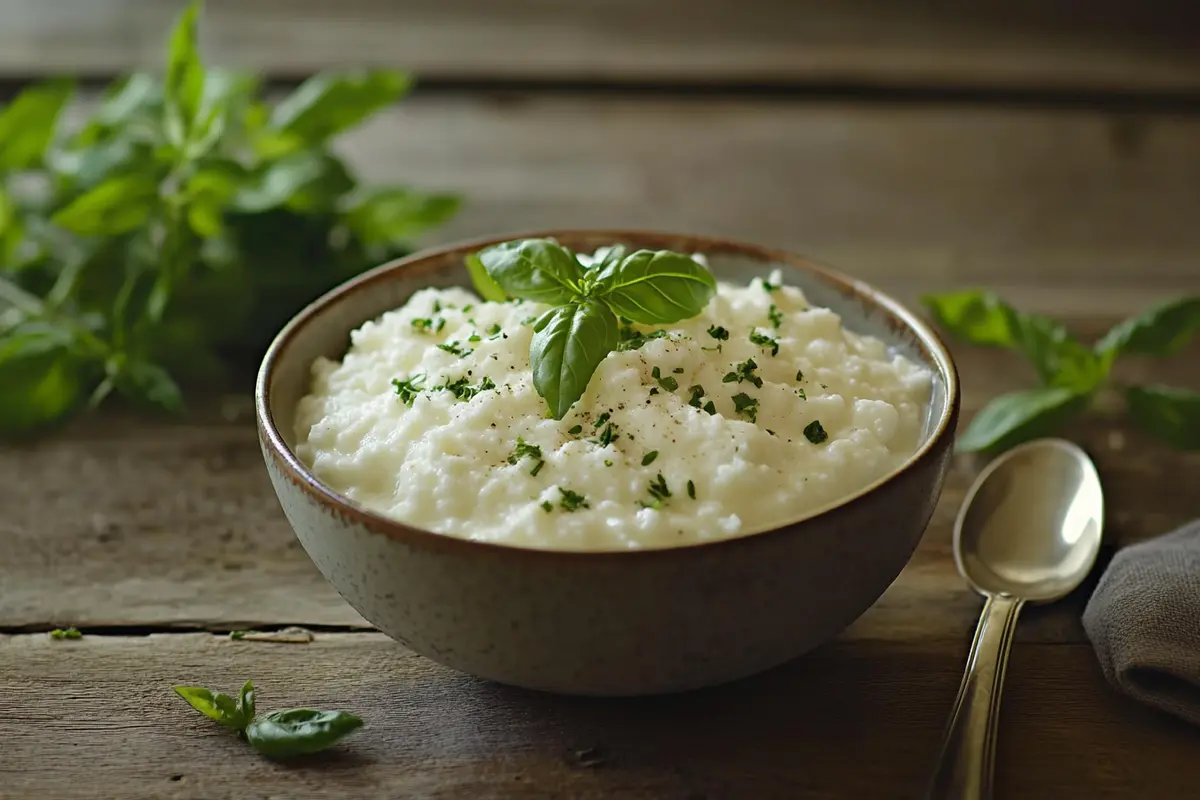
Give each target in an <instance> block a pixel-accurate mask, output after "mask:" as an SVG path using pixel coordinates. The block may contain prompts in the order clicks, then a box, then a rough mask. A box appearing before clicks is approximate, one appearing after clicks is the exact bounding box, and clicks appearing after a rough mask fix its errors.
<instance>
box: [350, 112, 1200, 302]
mask: <svg viewBox="0 0 1200 800" xmlns="http://www.w3.org/2000/svg"><path fill="white" fill-rule="evenodd" d="M344 145H345V152H346V153H347V154H348V156H349V157H350V158H351V160H352V162H353V163H354V164H357V165H366V164H370V165H371V167H370V173H371V176H372V178H373V179H374V180H380V181H383V180H399V181H409V182H412V183H414V184H416V185H418V186H425V187H450V188H455V189H460V190H462V192H463V193H464V196H465V197H466V198H467V204H466V207H465V208H464V210H463V212H462V213H461V215H460V216H459V217H458V218H457V219H456V220H455V221H454V222H453V223H452V224H451V225H449V226H448V227H446V228H445V229H443V230H440V231H439V232H438V233H437V235H436V236H435V237H432V238H431V239H430V241H446V240H450V239H456V238H461V237H463V236H474V235H481V234H490V233H504V232H512V231H515V230H521V229H525V230H528V229H530V228H545V227H607V226H613V227H621V226H636V227H643V228H665V229H674V230H682V231H689V232H698V233H707V234H716V235H728V236H731V237H739V238H744V239H748V240H750V241H755V242H759V243H762V244H770V245H777V246H782V247H787V248H790V249H793V250H796V251H798V252H801V253H805V254H808V255H810V256H812V257H814V258H817V259H820V260H823V261H826V262H828V263H830V264H833V265H836V266H837V267H839V268H841V269H843V270H845V271H847V272H851V273H853V274H855V275H857V276H858V277H861V278H864V279H866V280H869V281H872V282H874V283H876V284H878V285H880V286H881V287H883V288H885V289H887V290H888V291H892V292H894V293H896V294H897V295H898V296H899V297H900V298H901V299H903V300H905V301H909V302H911V301H912V300H915V299H916V297H917V296H918V295H919V294H920V293H921V292H923V291H928V290H930V289H935V288H945V287H947V286H961V285H964V284H973V283H987V284H989V285H992V286H995V287H997V288H998V289H1000V290H1002V291H1004V292H1007V293H1010V294H1012V295H1013V297H1014V300H1015V301H1017V302H1019V303H1021V304H1022V305H1023V306H1024V307H1028V308H1036V309H1041V310H1046V311H1053V312H1055V313H1059V314H1067V315H1071V314H1081V313H1082V314H1089V313H1090V314H1095V313H1108V314H1114V315H1115V314H1120V313H1124V312H1125V311H1126V310H1128V309H1129V308H1130V307H1131V306H1135V305H1136V306H1140V305H1141V304H1144V303H1147V302H1150V301H1151V300H1153V299H1155V298H1157V297H1162V296H1164V295H1167V294H1171V293H1174V292H1179V291H1182V290H1185V289H1191V290H1196V289H1200V226H1197V225H1196V224H1195V209H1196V208H1200V117H1192V116H1173V115H1162V114H1138V115H1132V116H1119V117H1115V116H1112V115H1108V114H1105V113H1102V112H1094V111H1048V110H1033V109H1026V110H1013V109H999V110H997V109H981V108H971V107H912V106H892V107H862V106H855V105H848V104H827V103H783V102H766V101H757V102H751V101H740V100H733V99H727V100H716V101H699V100H666V99H650V98H642V99H637V100H630V99H620V98H611V97H591V98H578V97H572V96H569V95H557V96H554V95H552V96H541V97H533V96H527V95H512V96H495V97H493V98H490V99H489V98H482V99H481V98H471V99H467V98H453V97H428V98H425V99H421V98H415V99H414V100H412V101H411V102H408V103H406V104H404V105H402V106H400V107H399V108H398V109H397V110H396V111H395V112H394V113H391V114H386V115H383V116H382V117H380V118H379V119H378V120H377V121H376V122H375V123H372V124H370V125H368V126H367V127H365V128H363V129H362V130H361V131H358V132H356V133H354V134H353V135H351V136H349V137H348V138H347V139H346V140H345V141H344ZM1081 287H1086V288H1087V291H1080V288H1081Z"/></svg>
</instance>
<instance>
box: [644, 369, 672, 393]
mask: <svg viewBox="0 0 1200 800" xmlns="http://www.w3.org/2000/svg"><path fill="white" fill-rule="evenodd" d="M650 375H651V376H652V377H653V378H654V380H655V381H657V382H658V385H659V386H661V387H662V388H664V389H666V390H667V391H668V392H673V391H675V390H676V389H678V388H679V381H677V380H675V379H674V378H673V377H671V376H670V375H665V376H664V375H663V374H662V370H660V369H659V368H658V367H655V368H654V369H652V370H650Z"/></svg>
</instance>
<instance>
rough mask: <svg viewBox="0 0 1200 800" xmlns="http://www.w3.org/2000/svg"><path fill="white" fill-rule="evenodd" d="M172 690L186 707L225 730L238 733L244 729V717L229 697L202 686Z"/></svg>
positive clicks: (178, 687) (179, 687)
mask: <svg viewBox="0 0 1200 800" xmlns="http://www.w3.org/2000/svg"><path fill="white" fill-rule="evenodd" d="M174 689H175V693H176V694H178V695H179V696H180V697H182V698H183V699H184V700H186V701H187V703H188V705H190V706H191V707H192V708H194V709H196V710H197V711H199V712H200V713H201V714H203V715H204V716H206V717H208V718H209V719H212V720H216V721H217V722H219V723H221V724H222V725H224V726H225V727H226V728H229V729H230V730H232V731H239V732H240V731H241V730H242V729H243V728H245V727H246V722H247V720H246V718H245V716H244V715H243V714H242V711H241V709H239V708H238V704H237V702H236V701H235V700H234V699H233V698H232V697H230V696H229V695H227V694H221V693H220V692H214V691H213V690H212V689H205V688H204V687H202V686H176V687H174Z"/></svg>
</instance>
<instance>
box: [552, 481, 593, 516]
mask: <svg viewBox="0 0 1200 800" xmlns="http://www.w3.org/2000/svg"><path fill="white" fill-rule="evenodd" d="M558 491H559V492H561V493H562V500H561V501H560V502H559V505H560V506H562V510H563V511H576V510H578V509H580V508H591V506H589V505H588V503H587V500H586V499H585V498H584V496H583V495H581V494H576V493H575V492H572V491H571V490H570V489H564V488H562V487H561V486H560V487H558Z"/></svg>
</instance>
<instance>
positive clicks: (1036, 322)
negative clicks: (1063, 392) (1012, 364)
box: [1012, 312, 1110, 393]
mask: <svg viewBox="0 0 1200 800" xmlns="http://www.w3.org/2000/svg"><path fill="white" fill-rule="evenodd" d="M1012 329H1013V335H1014V338H1015V339H1016V344H1017V347H1019V348H1020V350H1021V352H1023V353H1024V354H1025V357H1026V358H1027V359H1028V360H1029V362H1030V363H1031V364H1032V365H1033V368H1034V369H1035V370H1036V371H1037V374H1038V377H1039V378H1041V380H1042V383H1043V384H1045V385H1047V386H1061V387H1064V388H1067V389H1074V390H1075V391H1077V392H1080V393H1086V392H1090V391H1092V390H1093V389H1095V388H1096V387H1097V386H1098V385H1100V382H1101V381H1103V380H1104V378H1105V377H1106V376H1107V374H1108V369H1109V366H1110V365H1109V364H1108V363H1106V362H1105V361H1103V360H1102V359H1101V358H1100V357H1098V356H1097V355H1096V354H1095V353H1094V352H1093V351H1092V350H1091V349H1090V348H1088V347H1085V346H1084V345H1082V344H1081V343H1080V342H1079V341H1078V340H1077V339H1075V338H1074V337H1073V336H1071V334H1070V332H1068V331H1067V328H1066V326H1065V325H1062V324H1061V323H1059V322H1056V321H1055V320H1052V319H1050V318H1049V317H1043V316H1039V315H1036V314H1020V313H1017V312H1013V314H1012Z"/></svg>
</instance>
